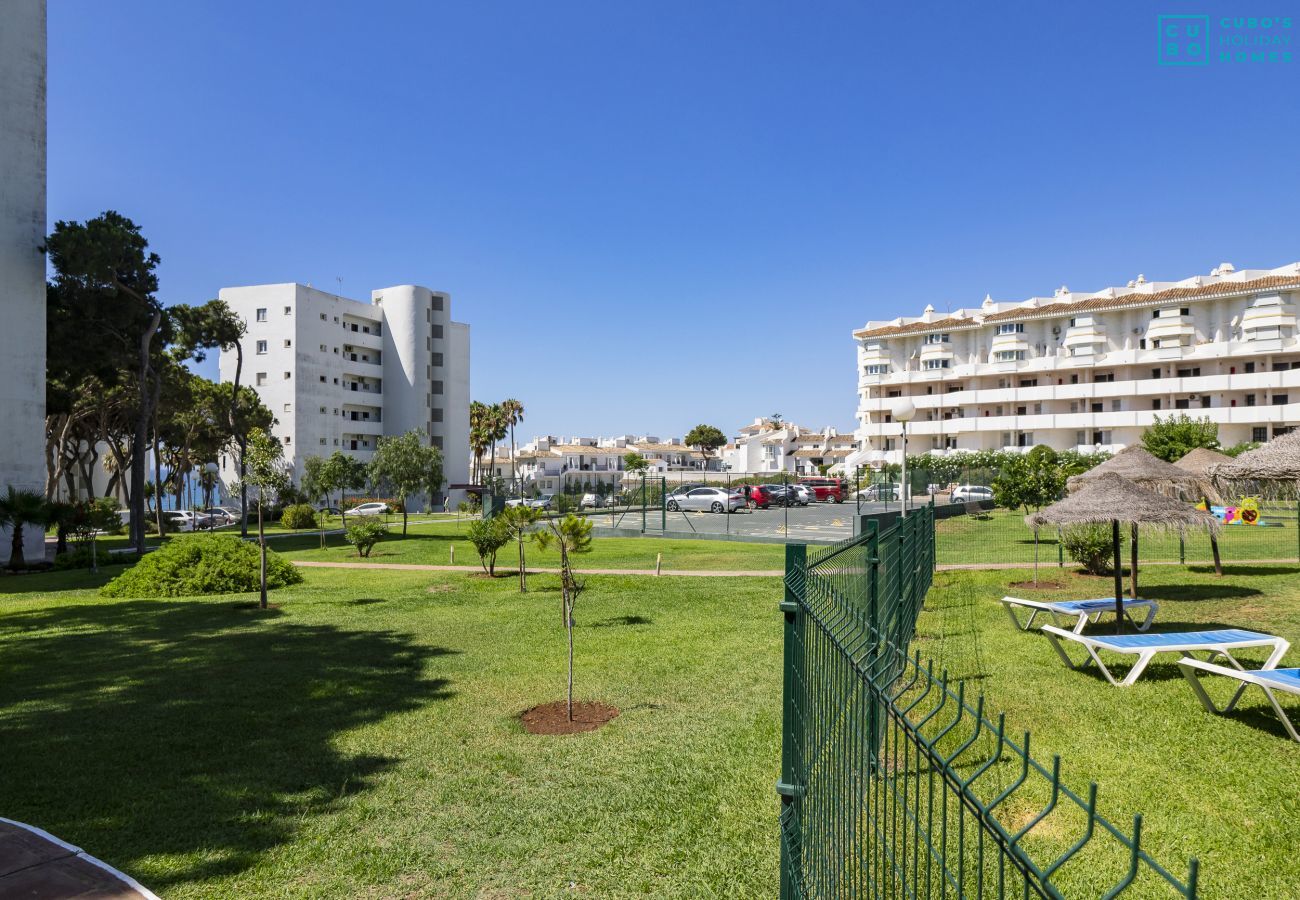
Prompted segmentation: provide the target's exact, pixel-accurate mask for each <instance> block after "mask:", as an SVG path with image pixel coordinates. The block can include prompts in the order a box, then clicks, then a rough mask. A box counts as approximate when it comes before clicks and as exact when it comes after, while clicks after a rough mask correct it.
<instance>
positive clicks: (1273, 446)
mask: <svg viewBox="0 0 1300 900" xmlns="http://www.w3.org/2000/svg"><path fill="white" fill-rule="evenodd" d="M1210 477H1211V478H1212V479H1214V483H1215V484H1216V485H1219V486H1220V487H1223V488H1228V487H1231V488H1233V489H1235V490H1238V491H1242V492H1244V493H1250V494H1255V493H1260V494H1266V495H1268V496H1274V497H1276V496H1292V495H1294V494H1295V493H1296V492H1297V487H1300V431H1292V432H1291V433H1289V434H1284V435H1282V437H1279V438H1273V440H1271V441H1269V442H1268V443H1267V444H1265V445H1264V446H1262V447H1257V448H1255V449H1254V450H1247V451H1246V452H1245V453H1243V454H1241V456H1238V457H1237V458H1236V459H1231V460H1229V461H1227V462H1225V463H1220V464H1219V465H1217V466H1214V467H1213V468H1211V469H1210Z"/></svg>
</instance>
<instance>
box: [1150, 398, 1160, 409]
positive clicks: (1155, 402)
mask: <svg viewBox="0 0 1300 900" xmlns="http://www.w3.org/2000/svg"><path fill="white" fill-rule="evenodd" d="M1151 408H1152V409H1159V408H1160V398H1159V397H1156V398H1155V399H1154V400H1152V401H1151Z"/></svg>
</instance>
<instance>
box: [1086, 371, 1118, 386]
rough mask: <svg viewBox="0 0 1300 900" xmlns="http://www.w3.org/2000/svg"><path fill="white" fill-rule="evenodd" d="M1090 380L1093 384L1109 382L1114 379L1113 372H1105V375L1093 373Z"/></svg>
mask: <svg viewBox="0 0 1300 900" xmlns="http://www.w3.org/2000/svg"><path fill="white" fill-rule="evenodd" d="M1092 380H1093V383H1094V384H1103V383H1109V382H1112V381H1114V380H1115V373H1114V372H1107V373H1106V374H1105V375H1094V376H1092Z"/></svg>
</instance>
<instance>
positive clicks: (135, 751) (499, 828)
mask: <svg viewBox="0 0 1300 900" xmlns="http://www.w3.org/2000/svg"><path fill="white" fill-rule="evenodd" d="M306 575H307V580H306V582H305V583H304V584H302V585H300V586H297V587H295V588H291V589H283V590H279V591H276V592H274V594H273V595H272V599H273V602H274V603H275V604H277V606H278V608H277V609H273V610H271V611H269V613H261V612H258V611H256V610H253V609H246V608H239V606H240V604H241V603H242V602H244V601H247V600H248V599H249V598H247V597H234V596H227V597H219V598H213V599H206V600H180V601H162V600H147V601H105V600H100V599H98V598H97V597H96V596H95V595H94V593H93V592H91V591H88V590H72V589H71V588H73V587H75V586H78V585H86V584H88V583H90V576H88V575H87V574H85V573H54V574H50V575H40V576H21V577H10V578H3V579H0V592H3V593H4V596H3V597H0V666H2V668H0V675H2V677H0V748H3V761H4V772H5V777H4V778H3V779H0V810H3V814H4V815H5V816H9V817H13V818H17V819H19V820H22V821H27V822H31V823H33V824H36V825H39V826H41V827H43V828H47V829H49V830H51V831H53V832H54V833H55V834H58V835H59V836H61V837H63V838H65V839H67V840H70V841H73V842H75V843H77V844H80V845H82V846H84V847H86V848H88V849H89V850H90V851H91V852H93V853H94V854H96V855H98V856H100V857H102V858H103V859H105V860H108V861H109V862H111V863H112V864H114V865H117V866H119V867H121V868H123V869H124V870H125V871H127V872H129V873H131V874H132V875H134V876H136V877H138V878H140V879H141V880H142V881H143V882H144V883H145V884H147V885H149V886H151V887H152V888H154V889H155V890H157V891H158V892H159V893H161V894H162V895H163V896H166V897H250V896H277V897H286V896H294V897H326V896H328V897H357V896H367V897H370V896H374V897H378V896H386V897H387V896H403V897H407V896H410V897H426V896H427V897H466V898H469V897H517V896H523V895H528V896H535V897H550V896H569V895H571V894H587V895H590V896H593V897H614V896H645V895H653V896H668V897H684V896H725V897H754V896H762V895H770V894H771V893H772V891H773V885H774V884H775V879H776V866H777V840H776V812H777V800H776V796H775V794H774V791H773V784H774V782H775V779H776V776H777V773H778V753H779V744H780V735H779V728H780V712H779V704H778V702H777V698H778V696H779V692H780V679H781V670H780V639H781V624H780V622H781V619H780V615H779V613H778V612H777V610H776V602H777V600H778V598H779V590H780V589H779V584H778V582H777V581H776V580H775V579H770V580H769V579H735V580H730V581H722V580H716V579H685V578H683V579H658V580H650V579H645V578H640V579H631V578H615V577H593V578H591V579H590V581H589V591H588V593H587V594H586V595H585V596H584V597H583V598H582V600H581V603H580V606H579V608H578V615H579V620H580V627H579V629H578V634H577V646H578V675H577V695H578V696H579V697H580V698H595V699H601V700H604V701H606V702H609V703H612V704H614V705H616V706H618V707H619V708H620V709H621V710H622V715H620V716H619V717H618V718H617V719H615V720H614V721H613V722H612V723H611V724H610V725H608V726H606V727H605V728H603V729H602V730H600V731H597V732H594V733H590V734H581V735H575V736H567V737H538V736H532V735H528V734H526V733H524V732H523V731H522V730H521V728H520V727H519V725H518V723H517V721H516V716H517V715H518V713H520V712H521V711H523V710H524V709H526V708H528V707H530V706H533V705H535V704H537V703H542V702H546V701H550V700H555V699H559V698H561V697H562V696H563V686H564V640H563V637H564V632H563V629H562V628H561V626H560V622H559V598H558V594H557V593H556V591H557V581H558V579H557V578H555V577H553V576H535V577H534V578H533V585H534V588H535V589H534V591H533V592H530V593H529V594H528V595H526V596H522V597H521V596H520V595H519V594H518V593H517V592H516V591H515V590H513V581H512V580H510V579H498V580H496V581H494V582H490V581H488V580H487V579H484V578H480V577H473V576H466V575H462V574H447V575H441V574H438V575H430V574H429V573H423V574H421V573H402V572H366V571H356V572H340V571H337V570H329V571H316V570H312V571H308V572H307V573H306ZM702 685H708V689H707V690H701V686H702Z"/></svg>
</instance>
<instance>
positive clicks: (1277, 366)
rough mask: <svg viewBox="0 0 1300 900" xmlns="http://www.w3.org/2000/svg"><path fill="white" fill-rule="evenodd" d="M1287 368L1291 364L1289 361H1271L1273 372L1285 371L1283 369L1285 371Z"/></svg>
mask: <svg viewBox="0 0 1300 900" xmlns="http://www.w3.org/2000/svg"><path fill="white" fill-rule="evenodd" d="M1289 368H1291V364H1290V363H1284V362H1275V363H1273V371H1274V372H1285V371H1286V370H1287V369H1289Z"/></svg>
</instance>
